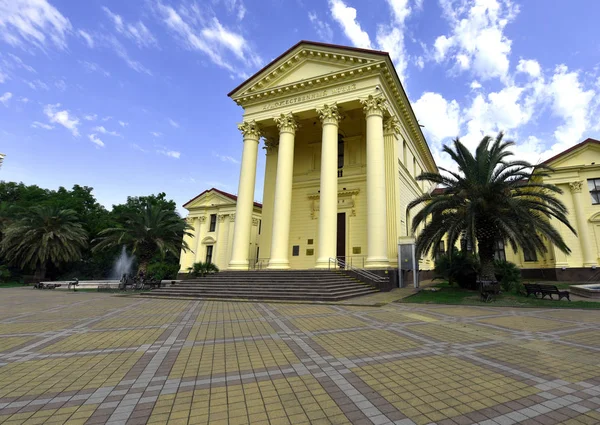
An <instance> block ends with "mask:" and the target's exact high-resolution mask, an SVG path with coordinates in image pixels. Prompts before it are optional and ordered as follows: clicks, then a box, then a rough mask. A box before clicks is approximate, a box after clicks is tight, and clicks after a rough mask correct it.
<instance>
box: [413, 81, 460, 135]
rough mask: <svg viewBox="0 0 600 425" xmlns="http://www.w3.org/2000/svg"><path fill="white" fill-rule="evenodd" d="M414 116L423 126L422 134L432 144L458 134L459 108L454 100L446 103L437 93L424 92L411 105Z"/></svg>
mask: <svg viewBox="0 0 600 425" xmlns="http://www.w3.org/2000/svg"><path fill="white" fill-rule="evenodd" d="M413 109H414V111H415V115H416V116H417V119H418V120H419V123H420V124H421V125H423V126H424V128H423V132H424V133H425V134H426V135H427V136H428V138H429V139H431V141H432V142H434V144H439V143H440V142H441V141H442V140H444V139H446V138H454V137H458V136H459V134H460V122H461V121H460V119H461V118H460V106H459V105H458V102H457V101H456V100H452V101H451V102H448V101H447V100H446V99H444V97H443V96H442V95H440V94H439V93H432V92H426V93H423V95H422V96H421V98H420V99H419V100H417V101H416V102H415V103H413Z"/></svg>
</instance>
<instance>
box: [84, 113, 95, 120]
mask: <svg viewBox="0 0 600 425" xmlns="http://www.w3.org/2000/svg"><path fill="white" fill-rule="evenodd" d="M96 118H98V114H89V115H84V116H83V119H84V120H86V121H95V120H96Z"/></svg>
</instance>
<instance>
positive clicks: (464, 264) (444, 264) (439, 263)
mask: <svg viewBox="0 0 600 425" xmlns="http://www.w3.org/2000/svg"><path fill="white" fill-rule="evenodd" d="M435 273H436V276H437V277H441V278H443V279H446V280H447V281H448V283H449V284H450V285H458V286H459V287H461V288H464V289H471V290H474V289H477V275H478V273H479V260H478V259H477V257H476V256H475V255H473V254H470V253H468V252H462V251H459V250H458V249H456V248H454V250H453V251H452V253H451V255H450V253H449V252H448V253H446V254H443V255H440V256H439V257H438V258H437V259H436V261H435Z"/></svg>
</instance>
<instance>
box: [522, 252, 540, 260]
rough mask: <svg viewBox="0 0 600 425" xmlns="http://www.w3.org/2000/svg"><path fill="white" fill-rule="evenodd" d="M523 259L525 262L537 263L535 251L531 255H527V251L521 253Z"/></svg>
mask: <svg viewBox="0 0 600 425" xmlns="http://www.w3.org/2000/svg"><path fill="white" fill-rule="evenodd" d="M523 258H524V259H525V261H527V262H530V261H537V254H536V253H535V251H533V252H532V253H528V252H527V251H523Z"/></svg>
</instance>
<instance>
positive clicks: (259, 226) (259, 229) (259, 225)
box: [256, 220, 262, 258]
mask: <svg viewBox="0 0 600 425" xmlns="http://www.w3.org/2000/svg"><path fill="white" fill-rule="evenodd" d="M261 229H262V220H258V234H259V235H260V231H261ZM256 258H258V257H256Z"/></svg>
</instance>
